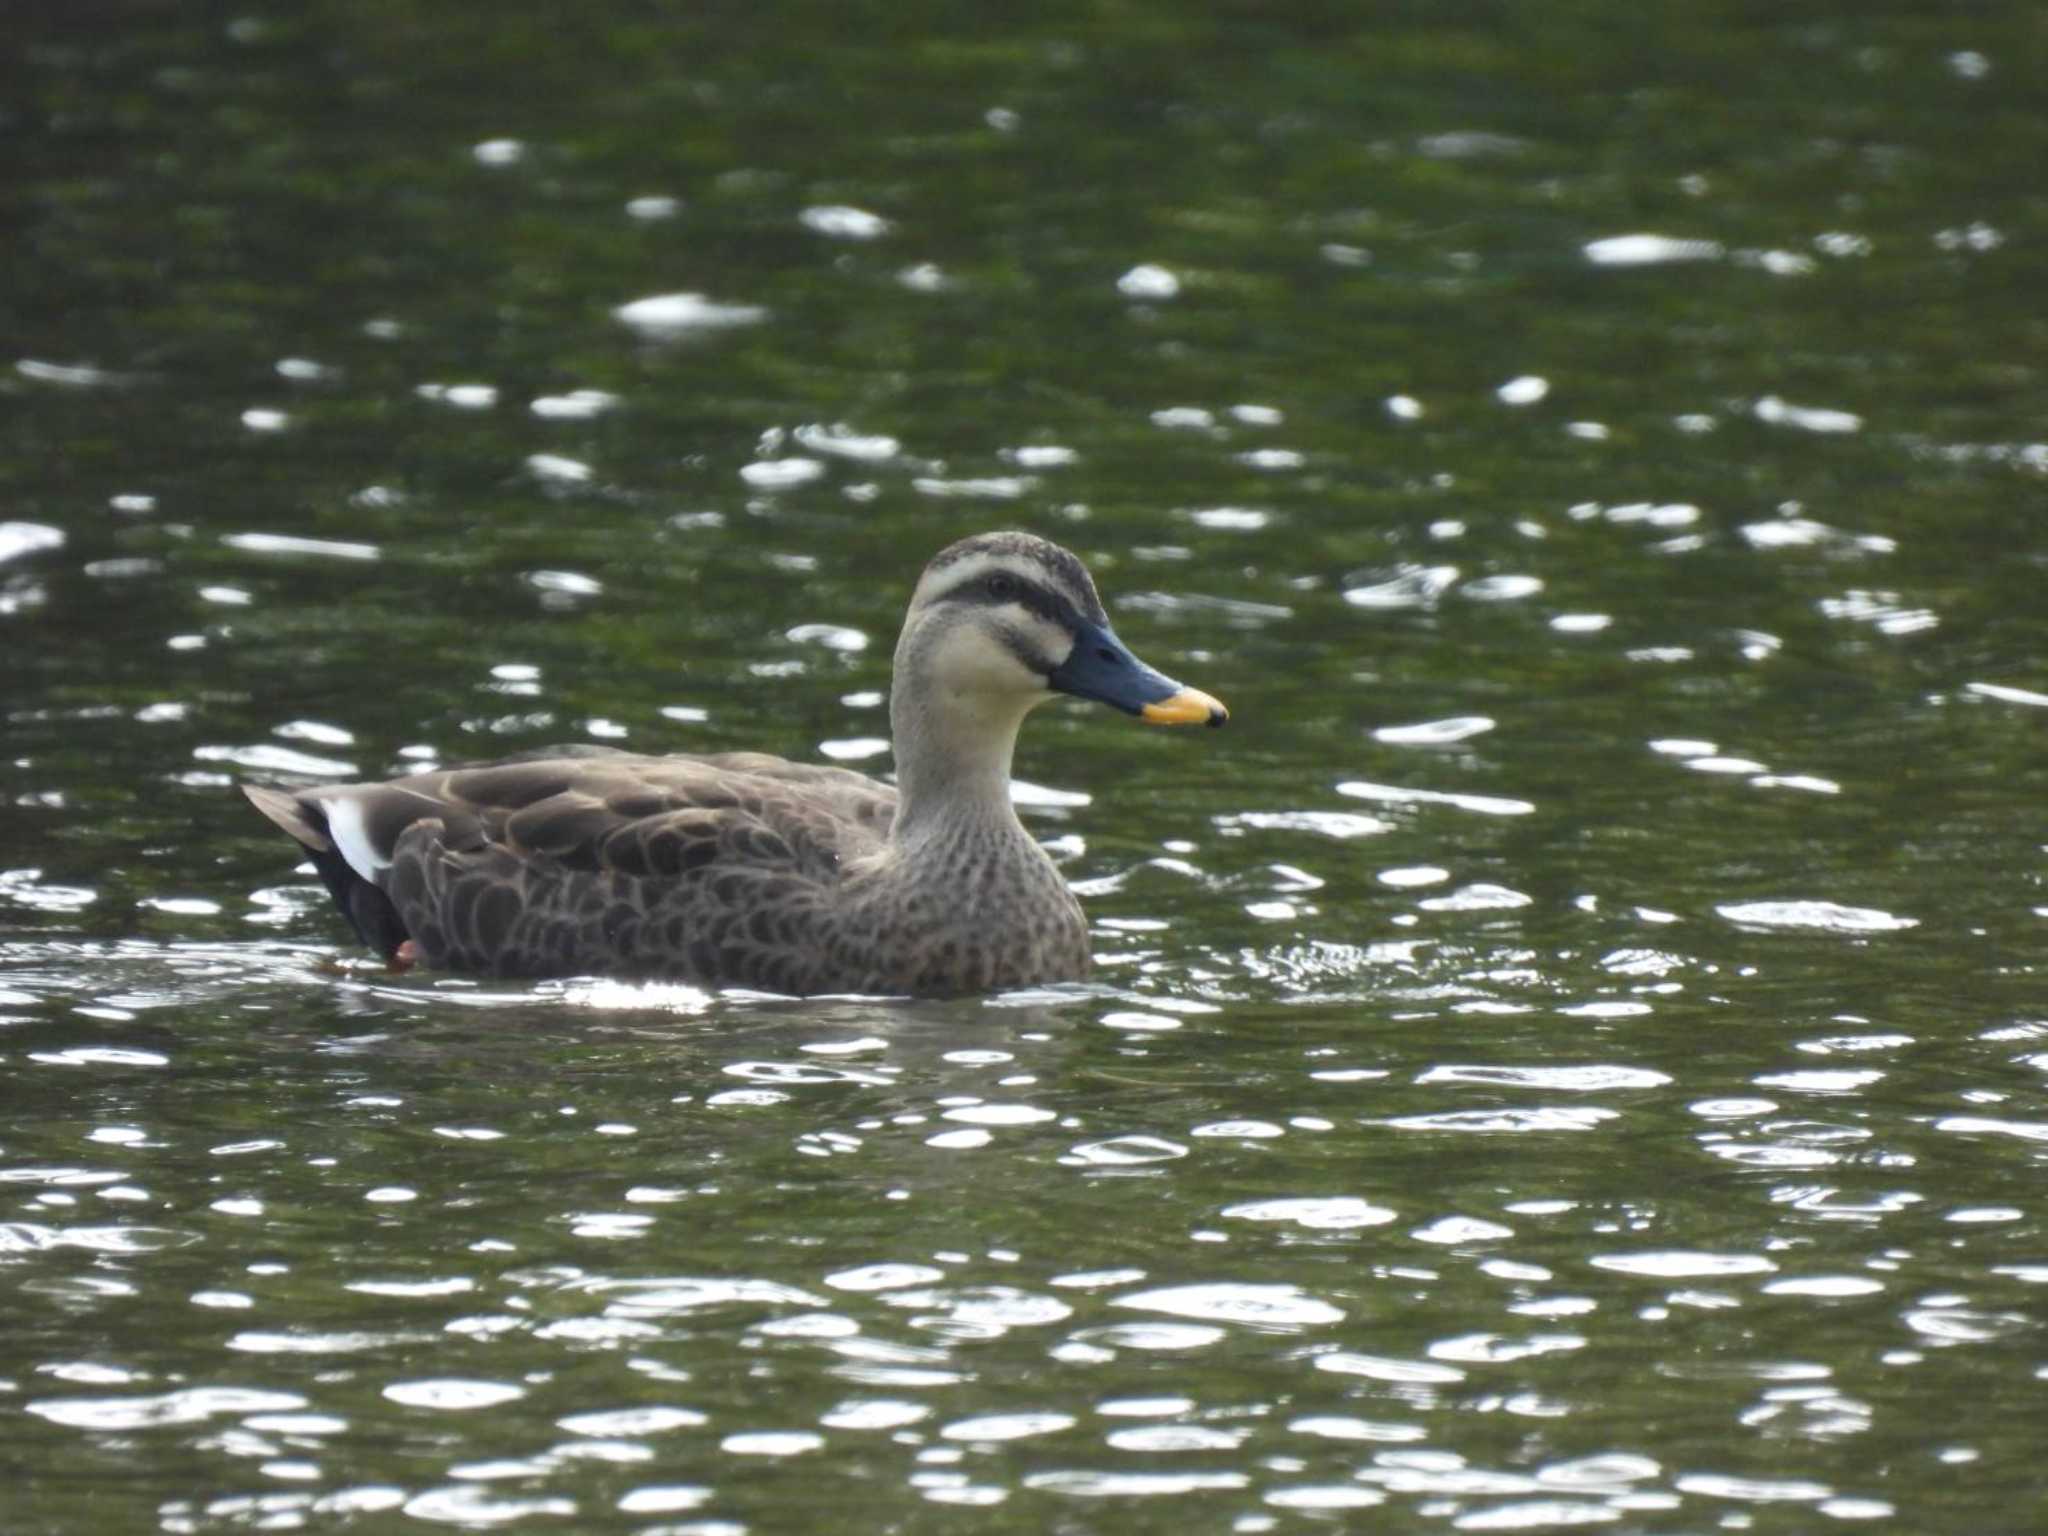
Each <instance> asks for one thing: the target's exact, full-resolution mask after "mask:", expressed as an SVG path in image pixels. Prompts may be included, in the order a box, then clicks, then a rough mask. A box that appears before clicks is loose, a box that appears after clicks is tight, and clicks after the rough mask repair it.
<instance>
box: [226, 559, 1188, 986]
mask: <svg viewBox="0 0 2048 1536" xmlns="http://www.w3.org/2000/svg"><path fill="white" fill-rule="evenodd" d="M1063 695H1065V696H1070V697H1073V698H1079V699H1085V700H1091V701H1094V702H1096V703H1100V704H1106V705H1108V706H1109V707H1110V708H1112V709H1115V710H1119V711H1122V712H1123V713H1125V714H1127V715H1131V716H1134V717H1136V718H1137V719H1139V720H1141V721H1145V722H1148V723H1151V724H1155V725H1167V726H1175V725H1207V726H1220V725H1222V724H1223V723H1224V722H1225V721H1226V720H1228V719H1229V711H1228V710H1227V709H1225V707H1224V706H1223V704H1222V703H1221V702H1220V701H1219V700H1217V699H1215V698H1214V697H1212V696H1211V695H1209V694H1207V693H1204V692H1202V691H1201V690H1200V689H1198V688H1193V687H1189V686H1186V685H1184V684H1182V683H1179V682H1176V681H1174V680H1173V679H1172V678H1170V677H1167V676H1166V675H1164V674H1163V673H1161V672H1159V671H1157V670H1155V669H1154V668H1152V667H1150V666H1148V665H1147V664H1146V663H1144V662H1143V661H1141V660H1139V659H1138V657H1137V656H1136V655H1135V654H1134V653H1133V652H1132V651H1131V649H1130V648H1129V647H1128V646H1126V645H1125V644H1124V642H1123V641H1122V640H1120V639H1119V638H1118V637H1117V635H1116V632H1115V631H1114V630H1113V629H1112V628H1111V627H1110V623H1109V617H1108V614H1107V613H1106V612H1105V610H1104V609H1103V606H1102V599H1101V598H1100V597H1099V596H1098V595H1097V593H1096V589H1095V582H1094V580H1093V578H1092V577H1091V576H1090V575H1089V573H1088V568H1087V567H1086V566H1085V565H1084V564H1083V563H1082V562H1081V560H1080V559H1079V558H1078V557H1077V556H1076V555H1074V554H1073V553H1072V552H1071V551H1069V550H1066V549H1064V548H1062V547H1060V546H1059V545H1057V544H1055V543H1053V542H1051V541H1050V540H1047V539H1044V538H1040V537H1038V536H1037V535H1035V534H1030V533H1023V532H1011V531H1005V532H991V533H982V534H977V535H974V536H972V537H968V538H964V539H961V540H959V541H958V542H956V543H953V544H950V545H948V546H947V547H946V548H944V549H942V550H940V551H939V552H938V553H937V554H936V555H934V556H933V557H932V559H931V561H930V563H929V564H927V565H926V566H925V568H924V571H923V573H922V575H921V576H920V577H919V579H918V582H917V585H916V587H915V589H914V590H913V592H912V594H911V598H910V606H909V609H908V612H907V613H906V614H905V617H904V621H903V629H902V631H901V634H900V637H899V638H898V640H897V644H896V650H895V655H894V660H893V662H892V672H891V686H890V692H889V726H890V733H891V738H892V743H891V744H892V746H893V748H894V754H895V782H894V783H893V784H891V783H887V782H884V781H882V780H879V779H875V778H872V777H869V776H868V775H866V774H862V773H858V772H855V771H853V770H851V769H847V768H840V767H833V766H826V765H822V764H811V763H799V762H791V761H788V760H786V759H784V758H780V757H774V756H771V755H768V754H766V753H760V752H719V753H709V754H691V753H681V754H671V755H660V756H655V755H646V754H640V753H632V752H626V751H621V750H617V749H614V748H609V747H601V746H595V745H590V744H578V745H575V746H565V747H548V748H542V749H540V750H537V751H531V752H525V753H521V754H519V755H517V756H513V757H508V758H504V759H501V760H498V761H495V762H487V763H478V764H473V765H469V766H460V767H447V768H438V769H435V770H432V771H428V772H423V773H417V774H412V775H409V776H407V777H404V778H397V779H391V780H388V781H384V782H380V783H353V784H320V785H313V786H308V787H300V788H274V787H270V786H266V785H260V784H243V785H241V786H240V788H241V790H242V793H243V794H244V795H246V796H247V797H248V799H249V801H250V803H251V804H252V805H254V807H255V808H256V810H258V811H259V812H261V813H262V814H263V815H264V816H265V817H267V818H268V819H269V820H270V821H271V822H272V823H274V824H275V825H276V826H277V827H278V828H279V829H281V830H282V831H283V832H285V833H286V834H287V835H289V836H290V837H291V838H292V839H293V840H294V841H295V842H296V843H297V844H298V846H299V849H300V851H301V852H302V853H303V854H304V855H306V856H309V857H310V858H311V861H312V864H313V868H314V870H315V871H316V872H317V873H318V874H319V876H320V879H321V881H322V883H323V884H324V885H325V886H326V888H327V891H328V893H329V895H330V896H332V898H333V900H334V905H335V906H336V907H338V908H339V909H340V911H341V912H342V914H343V915H344V916H345V917H346V918H347V919H348V922H349V924H350V926H351V927H352V928H353V929H354V930H355V933H356V936H357V937H358V938H359V939H360V940H361V941H362V942H363V943H364V944H365V945H366V946H368V947H369V948H370V949H371V950H373V951H375V952H376V953H377V954H379V955H380V956H382V957H383V959H384V961H385V963H386V964H387V965H388V966H390V967H391V968H392V969H393V970H396V971H405V970H409V969H411V968H412V967H413V966H415V965H423V966H425V967H426V968H428V969H430V970H434V971H445V972H452V973H463V974H473V975H482V976H493V977H505V978H528V979H536V978H547V977H569V976H600V977H607V978H614V979H618V980H626V981H669V982H684V983H689V984H692V985H695V986H698V987H702V988H708V989H724V988H742V989H746V990H750V991H761V992H770V993H778V994H783V995H789V996H799V997H801V996H813V995H817V994H826V993H829V994H841V993H852V994H872V995H883V996H890V995H898V996H911V997H924V996H949V995H963V994H974V993H988V992H996V991H1005V990H1010V989H1015V988H1022V987H1035V986H1041V985H1050V984H1056V983H1061V982H1073V981H1080V980H1083V979H1085V978H1086V977H1087V975H1088V972H1089V963H1090V961H1089V946H1088V924H1087V920H1086V918H1085V917H1084V916H1083V914H1082V910H1081V904H1080V902H1079V901H1078V900H1077V899H1076V897H1075V895H1074V893H1073V891H1072V890H1071V889H1069V887H1068V885H1067V883H1066V881H1065V879H1064V878H1063V877H1062V876H1061V874H1060V872H1059V869H1058V868H1057V867H1056V866H1055V865H1054V863H1053V860H1052V858H1051V857H1050V855H1049V854H1048V853H1047V852H1046V850H1045V849H1044V848H1043V847H1042V846H1041V845H1040V844H1039V842H1038V841H1037V839H1035V838H1033V837H1032V836H1031V834H1030V833H1029V832H1027V831H1026V830H1025V828H1024V825H1023V823H1022V822H1020V821H1019V820H1018V818H1017V812H1016V809H1015V807H1014V806H1013V805H1012V803H1011V795H1010V765H1011V759H1012V755H1013V753H1014V751H1015V749H1016V744H1017V736H1018V732H1019V731H1020V730H1021V728H1022V727H1023V724H1024V720H1025V718H1026V717H1027V716H1028V715H1030V714H1031V712H1032V711H1033V710H1035V709H1037V708H1039V707H1040V706H1041V705H1043V704H1046V703H1048V702H1049V701H1051V700H1053V699H1056V698H1059V697H1061V696H1063Z"/></svg>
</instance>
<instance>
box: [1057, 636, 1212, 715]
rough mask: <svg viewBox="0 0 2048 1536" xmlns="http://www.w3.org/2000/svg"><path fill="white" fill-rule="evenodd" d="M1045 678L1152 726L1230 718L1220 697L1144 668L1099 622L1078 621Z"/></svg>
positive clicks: (1060, 686)
mask: <svg viewBox="0 0 2048 1536" xmlns="http://www.w3.org/2000/svg"><path fill="white" fill-rule="evenodd" d="M1047 681H1048V682H1049V683H1050V684H1051V685H1052V686H1053V687H1054V688H1056V689H1058V690H1059V691H1060V692H1061V693H1071V694H1072V695H1073V696H1074V697H1075V698H1077V699H1093V700H1095V702H1096V703H1098V704H1107V705H1109V706H1110V708H1112V709H1120V710H1122V711H1123V712H1124V713H1125V714H1127V715H1136V716H1137V717H1138V718H1139V719H1141V720H1149V721H1151V722H1152V724H1154V725H1221V724H1222V723H1223V722H1224V721H1226V720H1228V719H1229V718H1230V711H1229V710H1227V709H1225V708H1224V707H1223V704H1222V702H1221V701H1220V700H1218V699H1213V698H1211V697H1210V696H1209V695H1208V694H1206V693H1204V692H1202V690H1201V689H1199V688H1189V687H1187V686H1186V685H1185V684H1182V683H1177V682H1175V681H1174V680H1173V679H1172V678H1170V677H1168V676H1167V675H1166V674H1165V673H1163V672H1157V671H1154V670H1153V669H1152V668H1151V667H1148V666H1146V665H1145V663H1144V662H1142V661H1140V660H1138V658H1137V657H1136V656H1134V655H1133V654H1131V649H1130V647H1129V646H1127V645H1125V644H1124V643H1123V641H1121V640H1119V639H1117V637H1116V635H1115V633H1114V632H1113V631H1112V630H1110V629H1109V628H1107V627H1106V626H1104V625H1098V624H1084V625H1082V626H1081V631H1080V633H1079V634H1077V635H1076V636H1075V637H1074V648H1073V650H1071V651H1069V652H1068V653H1067V659H1066V660H1065V661H1063V662H1061V663H1060V664H1059V666H1058V667H1056V668H1054V669H1053V673H1052V676H1051V677H1050V678H1048V679H1047Z"/></svg>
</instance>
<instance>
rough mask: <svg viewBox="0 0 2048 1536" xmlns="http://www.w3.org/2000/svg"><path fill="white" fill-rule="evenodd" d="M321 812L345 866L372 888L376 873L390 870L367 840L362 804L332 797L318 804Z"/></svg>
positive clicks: (368, 832)
mask: <svg viewBox="0 0 2048 1536" xmlns="http://www.w3.org/2000/svg"><path fill="white" fill-rule="evenodd" d="M320 809H321V810H322V811H323V812H324V813H325V814H326V816H327V835H328V836H329V837H331V838H333V839H334V846H335V847H336V848H338V849H339V850H341V856H342V857H343V858H344V859H346V860H347V861H348V867H349V868H350V869H352V870H354V871H355V872H356V873H357V874H359V875H361V876H362V877H363V878H364V879H365V880H367V881H369V882H370V883H371V884H372V885H375V884H376V883H377V872H378V871H379V870H382V869H389V868H390V867H391V860H390V859H389V858H387V857H386V856H385V855H384V854H382V853H380V852H379V851H378V849H377V845H376V844H375V843H372V842H371V841H370V831H369V828H368V827H367V826H366V825H365V824H364V822H363V806H362V802H361V801H360V800H357V799H356V798H355V797H354V796H353V795H334V796H331V797H329V798H327V799H324V800H322V801H320Z"/></svg>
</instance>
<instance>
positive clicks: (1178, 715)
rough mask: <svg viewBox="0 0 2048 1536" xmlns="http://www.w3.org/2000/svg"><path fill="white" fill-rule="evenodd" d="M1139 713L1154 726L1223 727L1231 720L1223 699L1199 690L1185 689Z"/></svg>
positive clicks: (1148, 705)
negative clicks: (1222, 725) (1223, 724)
mask: <svg viewBox="0 0 2048 1536" xmlns="http://www.w3.org/2000/svg"><path fill="white" fill-rule="evenodd" d="M1138 713H1139V714H1140V715H1142V716H1143V717H1144V718H1145V719H1147V720H1149V721H1151V722H1152V723H1153V724H1154V725H1221V724H1222V723H1223V722H1224V721H1226V720H1228V719H1229V718H1230V711H1229V710H1227V709H1225V708H1224V707H1223V701H1222V700H1221V699H1216V698H1211V697H1210V696H1209V695H1208V694H1206V693H1204V692H1202V690H1201V689H1199V688H1183V689H1181V691H1180V692H1179V693H1176V694H1174V695H1173V696H1172V697H1170V698H1165V699H1161V700H1159V701H1158V702H1157V703H1156V704H1147V705H1146V706H1145V707H1144V708H1143V709H1141V710H1139V711H1138Z"/></svg>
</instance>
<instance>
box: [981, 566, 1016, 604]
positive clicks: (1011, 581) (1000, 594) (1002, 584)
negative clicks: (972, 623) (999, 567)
mask: <svg viewBox="0 0 2048 1536" xmlns="http://www.w3.org/2000/svg"><path fill="white" fill-rule="evenodd" d="M987 587H988V595H989V596H990V597H992V598H994V599H995V600H996V601H997V602H999V603H1002V602H1008V601H1009V600H1010V599H1011V598H1013V597H1015V596H1016V595H1017V591H1018V588H1017V578H1016V577H1014V576H1012V575H1009V574H1008V573H1007V572H1004V571H997V572H996V573H995V574H994V575H992V576H990V577H989V579H988V583H987Z"/></svg>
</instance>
